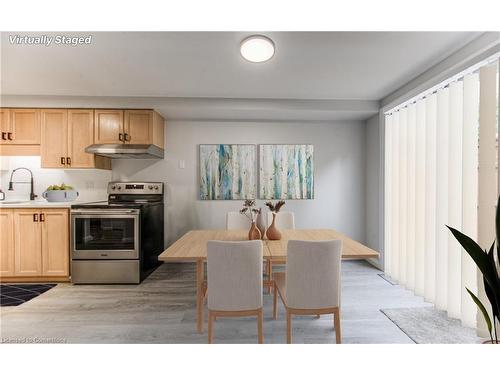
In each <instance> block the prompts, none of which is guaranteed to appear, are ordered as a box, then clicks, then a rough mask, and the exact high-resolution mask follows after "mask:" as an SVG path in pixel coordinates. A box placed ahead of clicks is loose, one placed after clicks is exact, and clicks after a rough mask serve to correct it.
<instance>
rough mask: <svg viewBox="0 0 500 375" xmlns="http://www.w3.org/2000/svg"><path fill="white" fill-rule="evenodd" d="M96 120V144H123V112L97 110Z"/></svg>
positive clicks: (95, 112)
mask: <svg viewBox="0 0 500 375" xmlns="http://www.w3.org/2000/svg"><path fill="white" fill-rule="evenodd" d="M94 119H95V120H94V143H96V144H106V143H108V144H110V143H111V144H116V143H122V142H123V133H124V131H123V110H115V109H96V110H95V111H94Z"/></svg>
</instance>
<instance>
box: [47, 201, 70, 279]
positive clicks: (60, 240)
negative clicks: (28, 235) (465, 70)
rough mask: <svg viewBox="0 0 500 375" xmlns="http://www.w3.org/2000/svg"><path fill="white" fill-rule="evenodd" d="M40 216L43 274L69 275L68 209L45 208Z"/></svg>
mask: <svg viewBox="0 0 500 375" xmlns="http://www.w3.org/2000/svg"><path fill="white" fill-rule="evenodd" d="M40 216H41V217H40V222H41V224H42V239H41V243H42V276H68V275H69V248H68V244H69V225H68V223H69V222H68V210H44V211H42V212H41V213H40Z"/></svg>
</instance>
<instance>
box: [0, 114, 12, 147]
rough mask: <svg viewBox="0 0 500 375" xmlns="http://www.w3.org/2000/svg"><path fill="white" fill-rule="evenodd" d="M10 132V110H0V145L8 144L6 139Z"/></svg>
mask: <svg viewBox="0 0 500 375" xmlns="http://www.w3.org/2000/svg"><path fill="white" fill-rule="evenodd" d="M10 131H11V130H10V109H8V108H0V132H1V133H0V144H6V143H8V142H10V141H9V139H8V138H7V136H8V134H9V132H10Z"/></svg>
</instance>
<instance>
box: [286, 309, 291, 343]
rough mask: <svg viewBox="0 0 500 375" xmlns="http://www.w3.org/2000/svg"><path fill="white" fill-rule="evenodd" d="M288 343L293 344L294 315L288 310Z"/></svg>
mask: <svg viewBox="0 0 500 375" xmlns="http://www.w3.org/2000/svg"><path fill="white" fill-rule="evenodd" d="M286 343H287V344H291V343H292V314H290V312H289V311H288V309H287V311H286Z"/></svg>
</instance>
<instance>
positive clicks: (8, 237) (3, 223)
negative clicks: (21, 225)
mask: <svg viewBox="0 0 500 375" xmlns="http://www.w3.org/2000/svg"><path fill="white" fill-rule="evenodd" d="M14 273H15V269H14V212H13V211H12V210H1V211H0V277H2V276H14Z"/></svg>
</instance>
